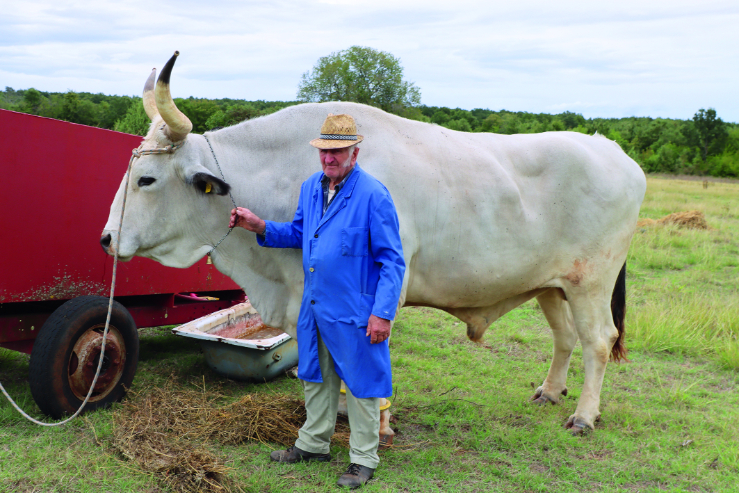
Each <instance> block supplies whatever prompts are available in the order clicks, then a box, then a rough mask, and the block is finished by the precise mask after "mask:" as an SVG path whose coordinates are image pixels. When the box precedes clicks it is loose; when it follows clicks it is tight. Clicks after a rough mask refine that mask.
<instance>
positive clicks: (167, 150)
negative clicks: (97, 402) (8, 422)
mask: <svg viewBox="0 0 739 493" xmlns="http://www.w3.org/2000/svg"><path fill="white" fill-rule="evenodd" d="M183 143H184V141H183V142H180V143H177V144H172V145H168V146H166V147H157V148H155V149H142V148H141V146H139V147H137V148H136V149H134V150H133V151H132V152H131V159H129V161H128V169H126V186H125V188H124V189H123V204H122V205H121V218H120V221H119V222H118V238H117V239H116V245H115V252H114V256H113V278H112V279H111V283H110V299H109V300H108V315H107V317H106V318H105V330H104V331H103V341H102V343H101V346H100V359H99V360H98V367H97V370H96V371H95V378H93V379H92V383H91V384H90V390H89V391H88V392H87V396H86V397H85V400H84V401H82V404H81V405H80V407H79V409H77V412H75V413H74V414H73V415H72V416H70V417H68V418H67V419H65V420H64V421H59V422H56V423H45V422H43V421H39V420H37V419H35V418H32V417H31V416H29V415H28V414H26V412H25V411H23V409H21V408H20V407H19V406H18V404H16V403H15V401H14V400H13V399H12V398H11V397H10V395H8V392H7V391H6V390H5V387H3V385H2V383H0V390H2V392H3V394H5V397H7V398H8V400H9V401H10V403H11V404H12V405H13V407H14V408H15V409H16V410H17V411H18V412H19V413H21V415H22V416H23V417H25V418H26V419H27V420H29V421H31V422H33V423H36V424H37V425H40V426H50V427H51V426H61V425H64V424H67V423H69V422H70V421H72V420H73V419H74V418H76V417H77V416H79V415H80V413H81V412H82V410H83V409H84V408H85V406H86V405H87V402H88V401H89V400H90V396H91V395H92V391H93V390H94V389H95V384H97V381H98V377H99V376H100V370H101V369H102V367H103V358H104V356H105V343H106V341H107V339H108V329H109V328H110V316H111V313H112V312H113V294H114V293H115V281H116V274H117V270H118V250H119V249H120V246H121V229H122V227H123V212H124V211H125V210H126V198H127V196H128V184H129V180H130V179H131V168H132V167H133V162H134V160H135V159H138V158H139V157H141V156H144V155H146V154H171V153H173V152H174V151H176V150H177V149H179V148H180V147H182V144H183ZM142 145H143V144H142Z"/></svg>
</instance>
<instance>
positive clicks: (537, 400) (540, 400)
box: [531, 387, 567, 406]
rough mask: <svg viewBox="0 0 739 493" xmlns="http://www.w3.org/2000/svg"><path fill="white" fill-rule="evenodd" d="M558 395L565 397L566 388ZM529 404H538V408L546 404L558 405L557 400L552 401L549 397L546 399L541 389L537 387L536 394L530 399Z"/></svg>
mask: <svg viewBox="0 0 739 493" xmlns="http://www.w3.org/2000/svg"><path fill="white" fill-rule="evenodd" d="M560 393H561V394H562V395H565V396H566V395H567V387H565V388H564V389H563V390H562V392H560ZM531 402H533V403H534V404H538V405H540V406H543V405H545V404H547V403H549V404H552V405H554V404H559V400H554V399H552V398H551V397H547V396H546V395H544V390H543V387H539V388H538V389H536V393H535V394H534V395H533V396H532V397H531Z"/></svg>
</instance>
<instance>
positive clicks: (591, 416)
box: [102, 67, 646, 433]
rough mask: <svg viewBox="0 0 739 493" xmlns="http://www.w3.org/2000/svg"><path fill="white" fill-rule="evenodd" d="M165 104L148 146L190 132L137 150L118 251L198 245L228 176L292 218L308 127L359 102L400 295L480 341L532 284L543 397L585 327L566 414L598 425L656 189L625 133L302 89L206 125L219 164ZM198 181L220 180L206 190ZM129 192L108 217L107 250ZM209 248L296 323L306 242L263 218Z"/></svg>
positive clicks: (170, 258) (279, 323)
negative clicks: (391, 204)
mask: <svg viewBox="0 0 739 493" xmlns="http://www.w3.org/2000/svg"><path fill="white" fill-rule="evenodd" d="M165 69H166V67H165ZM170 69H171V67H170ZM163 75H164V74H163ZM161 79H162V77H161V76H160V81H161ZM168 81H169V76H167V80H166V82H167V83H168ZM167 93H168V86H167ZM145 96H146V93H145ZM145 99H146V97H145ZM157 103H158V101H157ZM157 107H158V108H159V111H160V113H164V114H157V113H155V114H154V115H153V117H152V119H153V122H152V126H151V130H150V132H149V134H148V135H147V136H146V137H145V139H144V143H143V147H144V148H149V147H151V148H154V147H162V146H165V145H168V144H171V143H172V139H173V138H179V139H181V140H182V139H184V145H183V146H182V147H181V148H180V149H178V150H177V151H176V152H175V153H173V154H168V155H147V156H142V157H141V158H140V159H138V161H137V162H136V163H135V165H134V167H133V169H132V171H131V180H130V185H129V186H130V189H129V194H128V199H127V205H126V210H125V216H124V221H123V228H122V232H121V238H120V251H119V255H120V257H121V258H122V259H129V258H132V257H133V256H135V255H138V256H144V257H149V258H152V259H154V260H156V261H158V262H161V263H163V264H165V265H169V266H173V267H188V266H190V265H192V264H193V263H195V262H196V261H198V260H199V259H200V258H202V257H203V256H204V255H206V254H207V253H208V252H209V251H210V250H211V249H212V247H213V246H214V245H215V244H216V243H217V242H218V241H219V240H220V239H221V238H222V237H223V235H224V233H225V232H226V231H227V228H228V222H229V214H230V210H231V208H232V204H231V201H230V199H229V197H228V196H226V195H227V192H228V188H229V186H230V190H231V193H232V194H233V197H234V199H235V201H236V204H237V205H239V206H243V207H248V208H249V209H251V210H252V211H254V212H255V213H256V214H257V215H258V216H259V217H263V218H265V219H271V220H275V221H290V220H292V218H293V214H294V212H295V209H296V206H297V201H298V194H299V190H300V184H301V183H302V182H303V181H304V180H305V179H307V178H308V177H309V176H310V175H311V174H313V173H315V172H316V171H317V170H318V169H319V164H318V156H317V155H316V152H315V149H313V148H312V147H311V146H309V145H308V142H309V141H310V140H311V139H312V138H314V137H315V135H314V134H315V132H316V129H318V128H320V126H321V123H322V122H323V120H324V119H325V118H326V115H327V114H328V113H334V114H339V113H348V114H350V115H352V116H353V117H354V118H355V120H356V121H357V125H358V127H359V128H358V131H359V133H361V134H362V135H364V136H365V140H364V142H362V144H361V145H360V146H359V147H360V149H361V150H360V154H359V158H358V162H359V163H360V166H362V168H363V169H365V170H366V171H368V172H369V173H370V174H372V175H373V176H375V177H376V178H378V179H379V180H380V181H381V182H382V183H383V184H385V186H386V187H387V188H388V190H389V191H390V193H391V195H392V197H393V200H394V201H395V205H396V208H397V211H398V217H399V221H400V229H401V238H402V241H403V251H404V255H405V260H406V265H407V266H408V268H407V270H406V274H405V278H404V281H403V288H402V293H401V299H400V305H401V306H413V305H417V306H429V307H434V308H438V309H441V310H445V311H447V312H449V313H451V314H452V315H454V316H456V317H458V318H459V319H460V320H462V321H464V322H465V323H466V324H467V335H468V336H469V338H470V339H472V340H475V341H478V340H480V339H481V338H482V336H483V334H484V332H485V330H486V329H487V328H488V327H489V326H490V324H492V323H493V322H494V321H495V320H496V319H498V318H499V317H500V316H502V315H503V314H505V313H506V312H508V311H510V310H512V309H513V308H515V307H517V306H519V305H520V304H522V303H524V302H526V301H528V300H530V299H532V298H536V299H537V301H538V303H539V305H540V306H541V308H542V311H543V313H544V315H545V317H546V319H547V321H548V322H549V325H550V326H551V328H552V335H553V342H554V352H553V358H552V363H551V367H550V369H549V372H548V374H547V376H546V378H545V379H544V382H543V383H542V385H541V386H540V387H539V388H538V389H537V390H536V393H535V395H534V400H535V401H536V402H537V403H540V404H543V403H547V402H551V403H557V402H558V401H559V396H560V395H562V394H565V393H566V392H567V387H566V377H567V370H568V368H569V364H570V357H571V354H572V350H573V348H574V346H575V343H576V342H577V341H578V340H579V341H580V342H581V344H582V349H583V351H582V354H583V360H584V367H585V380H584V388H583V391H582V393H581V397H580V399H579V402H578V405H577V408H576V410H575V412H574V413H573V414H572V416H571V417H570V419H569V420H568V423H567V427H568V428H571V429H572V431H573V433H582V432H583V431H586V430H588V429H592V428H594V424H595V421H596V419H597V418H598V417H599V415H600V411H599V405H600V392H601V386H602V382H603V378H604V374H605V369H606V364H607V363H608V360H609V356H611V355H613V356H615V357H616V358H618V357H620V356H622V355H624V354H625V352H624V351H625V350H624V348H623V305H624V303H625V300H624V299H623V296H620V297H617V296H616V294H617V293H620V292H621V291H622V290H623V283H624V282H625V276H624V274H625V271H624V270H623V269H625V260H626V255H627V251H628V248H629V243H630V241H631V237H632V235H633V233H634V230H635V227H636V222H637V217H638V213H639V208H640V205H641V202H642V200H643V198H644V193H645V191H646V179H645V177H644V174H643V172H642V170H641V169H640V167H639V165H638V164H637V163H635V162H634V161H633V160H632V159H631V158H629V157H628V156H627V155H626V154H625V153H624V152H623V151H622V150H621V149H620V147H619V146H618V145H617V144H615V143H614V142H612V141H610V140H608V139H606V138H604V137H601V136H588V135H583V134H579V133H573V132H547V133H543V134H526V135H497V134H487V133H486V134H472V133H464V132H457V131H453V130H448V129H446V128H443V127H439V126H436V125H431V124H427V123H422V122H416V121H411V120H406V119H403V118H400V117H398V116H395V115H391V114H388V113H385V112H383V111H381V110H379V109H376V108H373V107H369V106H364V105H360V104H355V103H320V104H303V105H298V106H292V107H288V108H286V109H283V110H281V111H279V112H277V113H274V114H272V115H268V116H264V117H260V118H257V119H254V120H249V121H246V122H243V123H240V124H238V125H235V126H232V127H228V128H225V129H221V130H218V131H215V132H209V133H207V134H206V135H207V137H208V139H209V141H210V144H211V145H212V147H213V150H214V152H215V154H216V156H217V159H218V163H219V164H220V168H221V169H222V171H223V179H222V178H221V174H220V172H219V170H218V167H217V166H216V163H215V161H214V159H213V155H212V154H211V151H210V148H209V146H208V142H206V140H205V138H204V137H203V136H202V135H196V134H186V135H185V136H184V137H183V135H182V133H183V130H182V129H183V128H186V126H184V127H183V124H182V122H175V127H176V131H175V132H169V131H168V128H169V126H170V122H169V121H168V119H172V118H176V117H178V115H174V116H173V114H172V112H171V111H170V109H168V108H163V107H160V106H157ZM163 109H164V111H162V110H163ZM150 116H152V115H150ZM183 116H184V115H183ZM172 134H173V135H174V136H173V135H172ZM195 176H197V182H199V183H201V185H200V186H196V182H195V181H194V178H193V177H195ZM144 177H146V178H147V180H143V181H142V180H141V178H144ZM152 178H153V179H154V181H153V182H151V184H149V185H143V186H139V183H142V184H145V183H147V182H148V181H149V180H150V179H152ZM202 183H212V186H213V187H214V188H215V190H216V192H217V193H205V192H204V190H205V185H202ZM122 186H123V182H122V184H121V187H122ZM122 192H123V191H122V190H119V192H118V194H117V195H116V198H115V199H114V201H113V204H112V206H111V215H110V218H109V220H108V223H107V224H106V225H105V230H104V231H103V240H102V243H103V246H104V248H105V249H106V251H107V252H108V253H112V248H113V247H112V245H115V241H114V240H115V239H116V238H115V236H116V235H117V226H118V224H117V223H118V220H117V218H118V214H120V207H121V202H122ZM212 260H213V263H214V265H215V267H216V268H217V269H218V270H219V271H221V272H223V273H224V274H226V275H228V276H230V277H231V278H232V279H233V280H234V281H236V282H237V283H238V284H239V285H240V286H241V287H242V288H243V289H244V291H245V292H246V293H247V295H248V296H249V299H250V301H251V302H252V304H253V305H254V307H255V308H256V309H257V310H258V312H259V313H260V314H261V316H262V319H263V320H264V322H265V323H266V324H267V325H270V326H273V327H278V328H280V329H282V330H284V331H285V332H287V333H289V334H291V335H293V336H294V335H295V328H296V324H297V320H298V311H299V308H300V301H301V295H302V288H303V269H302V263H301V255H300V252H299V251H298V250H283V249H266V248H260V247H259V246H258V245H257V243H256V237H255V235H254V234H253V233H249V232H247V231H245V230H243V229H235V230H234V231H233V232H232V233H231V235H230V236H229V237H228V238H226V239H225V240H224V241H223V242H222V243H221V244H220V245H219V246H218V248H217V249H216V250H215V251H213V253H212ZM619 274H622V275H619ZM617 280H619V285H617ZM614 288H615V289H614ZM619 300H620V301H619ZM612 301H613V307H612ZM619 328H620V329H621V330H619Z"/></svg>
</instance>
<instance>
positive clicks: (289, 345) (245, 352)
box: [172, 301, 298, 382]
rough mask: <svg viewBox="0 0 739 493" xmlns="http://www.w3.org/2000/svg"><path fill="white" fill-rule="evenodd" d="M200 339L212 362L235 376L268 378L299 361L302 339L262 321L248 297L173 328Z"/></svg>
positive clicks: (224, 371) (221, 370) (231, 376)
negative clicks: (299, 344)
mask: <svg viewBox="0 0 739 493" xmlns="http://www.w3.org/2000/svg"><path fill="white" fill-rule="evenodd" d="M172 333H173V334H175V335H178V336H182V337H190V338H192V339H197V340H198V342H200V346H201V347H202V348H203V353H205V360H206V361H207V362H208V366H210V367H211V368H213V370H215V371H216V372H218V373H220V374H222V375H225V376H227V377H229V378H233V379H235V380H245V381H252V382H264V381H267V380H271V379H272V378H275V377H276V376H278V375H279V374H281V373H283V372H284V371H286V370H288V369H290V368H292V367H293V366H295V365H297V364H298V343H297V341H296V340H295V339H293V338H291V337H290V336H289V335H287V334H286V333H284V332H282V331H281V330H279V329H275V328H273V327H268V326H266V325H264V323H262V317H260V316H259V313H257V311H256V310H255V309H254V307H252V306H251V303H249V302H248V301H247V302H246V303H240V304H238V305H235V306H233V307H231V308H226V309H224V310H220V311H217V312H214V313H211V314H210V315H206V316H204V317H201V318H199V319H197V320H193V321H192V322H189V323H186V324H184V325H180V326H179V327H177V328H175V329H172Z"/></svg>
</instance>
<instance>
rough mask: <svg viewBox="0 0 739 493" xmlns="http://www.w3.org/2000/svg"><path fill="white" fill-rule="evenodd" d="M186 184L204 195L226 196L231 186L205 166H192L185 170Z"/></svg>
mask: <svg viewBox="0 0 739 493" xmlns="http://www.w3.org/2000/svg"><path fill="white" fill-rule="evenodd" d="M184 178H185V183H187V184H188V185H192V186H194V187H195V188H196V189H198V191H200V192H201V193H203V194H211V193H214V194H216V195H226V194H227V193H228V192H229V190H231V185H229V184H228V183H226V182H225V181H223V180H221V179H220V178H218V177H216V176H213V175H212V174H211V173H210V171H208V169H207V168H205V166H203V165H201V164H192V165H190V166H188V167H187V168H186V169H185V170H184Z"/></svg>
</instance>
